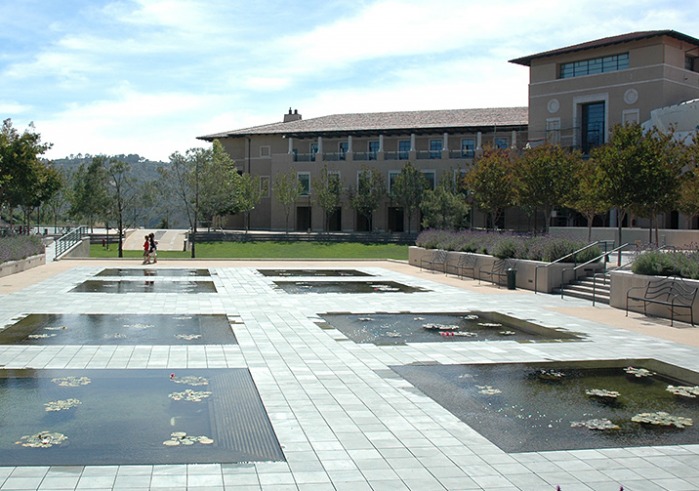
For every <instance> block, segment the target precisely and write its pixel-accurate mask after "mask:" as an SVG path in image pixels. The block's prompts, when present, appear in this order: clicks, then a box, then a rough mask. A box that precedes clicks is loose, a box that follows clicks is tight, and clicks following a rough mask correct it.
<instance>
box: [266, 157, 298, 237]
mask: <svg viewBox="0 0 699 491" xmlns="http://www.w3.org/2000/svg"><path fill="white" fill-rule="evenodd" d="M302 192H303V186H302V185H301V181H299V179H298V177H297V176H296V172H295V171H294V169H289V170H288V171H287V172H285V173H282V174H277V175H276V176H275V177H274V182H273V183H272V193H273V194H274V197H275V198H276V200H277V201H279V202H280V203H281V205H282V207H283V208H284V217H285V221H284V229H285V230H286V231H287V232H288V231H289V215H291V209H292V207H293V205H294V203H296V200H297V199H298V198H299V196H301V193H302Z"/></svg>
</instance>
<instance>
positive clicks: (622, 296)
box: [609, 271, 699, 322]
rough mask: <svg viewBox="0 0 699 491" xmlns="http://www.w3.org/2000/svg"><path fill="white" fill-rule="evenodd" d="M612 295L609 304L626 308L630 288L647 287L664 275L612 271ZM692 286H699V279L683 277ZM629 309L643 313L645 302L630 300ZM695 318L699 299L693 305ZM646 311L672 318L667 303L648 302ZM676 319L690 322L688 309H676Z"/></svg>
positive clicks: (618, 307)
mask: <svg viewBox="0 0 699 491" xmlns="http://www.w3.org/2000/svg"><path fill="white" fill-rule="evenodd" d="M611 278H612V279H611V296H610V299H609V305H610V306H612V307H616V308H617V309H621V310H626V293H627V292H628V291H629V289H630V288H635V287H645V286H646V285H648V282H649V281H651V280H657V279H660V278H662V276H648V275H643V274H634V273H632V272H631V271H614V272H612V273H611ZM682 281H683V282H685V283H687V285H689V286H690V287H699V281H696V280H687V279H683V280H682ZM629 310H630V311H631V312H639V313H643V303H641V302H634V301H633V300H631V301H629ZM692 310H693V312H694V319H695V320H696V319H699V300H697V301H695V302H694V306H693V307H692ZM646 312H647V313H648V315H652V316H654V317H662V318H663V319H669V318H670V307H667V306H665V305H656V304H650V303H649V304H648V306H647V309H646ZM675 320H678V321H682V322H689V320H690V316H689V310H688V309H676V310H675Z"/></svg>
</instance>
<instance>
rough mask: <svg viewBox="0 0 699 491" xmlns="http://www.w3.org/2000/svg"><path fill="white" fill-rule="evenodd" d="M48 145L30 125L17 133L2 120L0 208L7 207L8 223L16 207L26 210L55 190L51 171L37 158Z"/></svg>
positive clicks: (36, 204) (47, 197)
mask: <svg viewBox="0 0 699 491" xmlns="http://www.w3.org/2000/svg"><path fill="white" fill-rule="evenodd" d="M49 148H51V144H48V143H42V142H41V135H40V134H39V133H37V132H36V131H35V130H34V125H33V124H30V125H29V127H28V128H27V129H26V130H25V131H24V132H23V133H22V134H20V133H19V132H18V131H17V130H16V129H15V128H14V127H13V126H12V120H11V119H6V120H4V121H3V124H2V130H1V131H0V208H2V207H4V206H7V207H9V215H10V216H9V219H10V223H12V220H13V210H14V208H16V207H23V208H24V209H25V220H28V214H29V213H28V211H29V210H31V209H33V208H36V207H38V206H40V205H41V203H43V201H46V200H47V199H49V198H50V196H51V195H52V194H53V193H55V192H56V190H57V188H56V186H55V184H56V183H57V182H58V181H57V179H54V177H55V174H54V172H53V171H52V170H51V169H49V168H48V166H47V164H45V163H44V162H42V161H41V160H40V159H39V156H40V155H42V154H44V153H45V152H46V151H47V150H48V149H49Z"/></svg>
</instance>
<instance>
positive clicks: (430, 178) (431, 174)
mask: <svg viewBox="0 0 699 491" xmlns="http://www.w3.org/2000/svg"><path fill="white" fill-rule="evenodd" d="M422 174H423V175H424V176H425V178H426V179H427V189H434V188H435V187H436V185H437V173H436V172H435V171H433V170H424V171H422Z"/></svg>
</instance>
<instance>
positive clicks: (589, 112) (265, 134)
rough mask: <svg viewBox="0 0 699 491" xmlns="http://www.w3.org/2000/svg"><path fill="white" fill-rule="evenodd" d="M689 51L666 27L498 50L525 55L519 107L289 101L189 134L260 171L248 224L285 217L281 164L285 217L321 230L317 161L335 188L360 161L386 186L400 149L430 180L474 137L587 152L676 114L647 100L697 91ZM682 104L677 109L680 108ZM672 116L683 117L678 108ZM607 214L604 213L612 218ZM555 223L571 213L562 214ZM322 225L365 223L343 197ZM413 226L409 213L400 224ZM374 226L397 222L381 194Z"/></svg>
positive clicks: (474, 151)
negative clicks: (541, 48)
mask: <svg viewBox="0 0 699 491" xmlns="http://www.w3.org/2000/svg"><path fill="white" fill-rule="evenodd" d="M698 60H699V39H696V38H693V37H691V36H688V35H685V34H682V33H679V32H676V31H672V30H659V31H644V32H635V33H629V34H623V35H620V36H613V37H608V38H604V39H598V40H595V41H590V42H586V43H582V44H577V45H574V46H569V47H565V48H560V49H555V50H551V51H546V52H543V53H538V54H534V55H529V56H524V57H522V58H517V59H514V60H510V62H511V63H516V64H519V65H523V66H526V67H529V72H530V82H529V105H528V107H526V108H523V107H515V108H490V109H459V110H443V111H412V112H391V113H362V114H339V115H331V116H324V117H320V118H314V119H308V120H304V119H302V117H301V115H300V114H298V112H297V111H293V112H292V111H291V109H290V110H289V113H288V114H286V115H285V116H284V119H283V121H282V122H280V123H272V124H268V125H263V126H257V127H253V128H246V129H240V130H234V131H228V132H223V133H218V134H212V135H206V136H202V137H199V138H200V139H202V140H206V141H213V140H214V139H218V140H219V141H220V142H221V143H222V144H223V146H224V147H225V148H226V150H227V151H228V152H229V153H230V155H231V156H232V158H233V159H234V160H235V161H236V162H237V163H238V165H239V167H242V170H244V171H246V172H250V173H252V174H254V175H258V176H260V177H261V178H262V186H263V189H264V190H265V194H264V196H265V197H264V198H263V202H262V203H261V204H260V206H259V207H258V208H256V210H255V211H254V213H253V214H252V216H251V224H250V226H251V227H252V228H257V229H271V230H283V229H284V228H285V217H284V213H283V212H282V209H281V205H280V204H279V203H277V202H276V201H275V200H274V199H273V197H272V196H271V180H272V179H273V177H274V176H275V175H277V174H278V173H284V172H288V171H289V170H292V171H293V172H296V174H297V176H298V178H299V180H301V182H302V183H303V184H304V190H305V195H304V196H303V197H302V198H301V199H300V200H299V202H298V203H297V206H296V208H295V218H294V227H293V228H295V229H296V230H309V229H310V230H321V229H322V228H323V225H324V220H323V211H322V210H321V209H320V208H319V207H317V206H314V204H313V186H312V183H313V180H314V179H315V178H317V177H318V176H319V175H320V171H321V169H323V168H324V166H326V165H327V169H328V170H329V171H330V172H333V173H337V174H339V176H340V180H341V182H342V184H343V187H344V188H345V189H347V188H348V187H350V186H353V185H356V182H357V175H358V173H359V172H361V170H362V168H363V166H366V165H370V166H372V167H376V168H377V169H378V170H379V171H380V172H381V173H382V174H383V176H384V178H385V180H386V182H387V186H389V188H390V184H391V181H392V178H393V176H395V175H396V174H397V173H399V172H400V169H401V168H402V167H403V165H404V164H405V162H406V161H410V162H411V163H412V164H413V165H415V166H416V167H417V168H419V169H420V170H422V171H423V172H424V173H425V175H426V176H427V177H428V179H429V180H430V182H431V183H432V184H433V185H434V184H435V183H436V182H437V180H438V179H440V178H441V176H442V175H443V174H444V173H455V172H463V171H464V170H465V169H467V168H468V166H469V165H471V164H472V163H473V162H474V160H476V159H478V157H479V155H480V152H481V150H482V148H483V147H484V146H485V145H492V146H494V147H500V148H511V149H512V150H516V151H519V150H521V149H522V148H523V147H524V146H525V145H530V146H534V145H539V144H542V143H544V142H548V143H552V144H559V145H562V146H564V147H573V148H579V149H581V150H582V151H583V153H587V152H589V150H590V149H591V148H593V147H595V146H597V145H601V144H603V143H605V142H606V141H607V139H608V138H609V135H610V132H611V129H612V128H613V126H614V125H616V124H623V123H627V122H639V123H643V122H646V121H649V120H651V119H652V117H656V118H658V117H659V116H658V115H659V114H660V113H662V114H663V116H664V119H663V121H664V123H665V124H667V125H677V124H678V123H679V121H678V122H675V121H674V120H673V119H672V118H673V117H674V116H673V114H678V112H677V111H674V112H673V111H667V110H666V111H659V110H660V109H661V108H666V107H669V106H676V105H680V104H682V103H686V101H691V100H695V99H699V61H698ZM692 107H694V106H692ZM682 113H683V114H685V116H683V118H685V119H686V117H687V116H686V113H687V111H686V110H684V111H682ZM694 114H696V112H695V113H694ZM653 115H655V116H653ZM693 117H694V116H691V115H690V116H689V118H690V119H691V118H693ZM696 123H697V125H699V121H697V122H696ZM682 125H683V127H685V126H687V125H688V123H687V122H686V121H684V120H683V121H682ZM689 126H690V127H691V121H690V123H689ZM235 220H240V218H236V217H233V218H232V220H231V222H230V223H229V224H228V225H229V226H233V227H235V226H237V225H238V226H239V225H240V223H236V222H235ZM417 220H419V218H416V222H417ZM476 220H477V219H476ZM607 223H608V224H609V225H611V226H614V225H615V224H614V223H613V220H610V221H609V222H607ZM560 224H562V225H565V224H567V225H570V224H572V222H571V219H570V218H566V217H564V219H563V222H562V223H560ZM330 225H331V227H330V229H331V230H343V231H356V230H363V229H364V228H366V224H365V223H364V222H363V220H362V219H361V217H358V216H356V214H355V213H354V212H353V211H352V210H351V209H350V207H349V205H348V203H346V202H345V203H343V205H342V208H341V210H339V211H338V213H337V214H336V216H334V217H333V219H332V220H331V224H330ZM522 225H524V226H522ZM417 226H418V223H414V224H411V229H412V230H415V229H416V227H417ZM501 226H505V227H506V228H514V229H517V228H526V222H525V224H523V223H522V216H521V214H519V213H517V212H516V211H515V210H508V211H507V213H506V214H505V221H504V222H503V223H502V224H501ZM661 226H665V227H668V228H670V227H675V228H677V227H679V226H683V227H685V228H690V227H691V224H689V223H687V221H686V220H685V223H684V224H682V223H681V220H680V217H679V215H678V214H677V213H674V214H668V217H666V219H665V223H662V224H661ZM374 228H375V229H378V230H385V231H389V230H390V231H396V232H399V231H403V230H405V229H406V228H407V224H406V223H405V215H404V213H403V212H402V210H401V209H400V208H398V207H395V206H393V205H392V203H390V201H389V200H386V202H385V203H384V204H383V205H382V207H381V209H380V210H379V211H378V212H377V213H376V214H375V217H374Z"/></svg>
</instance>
